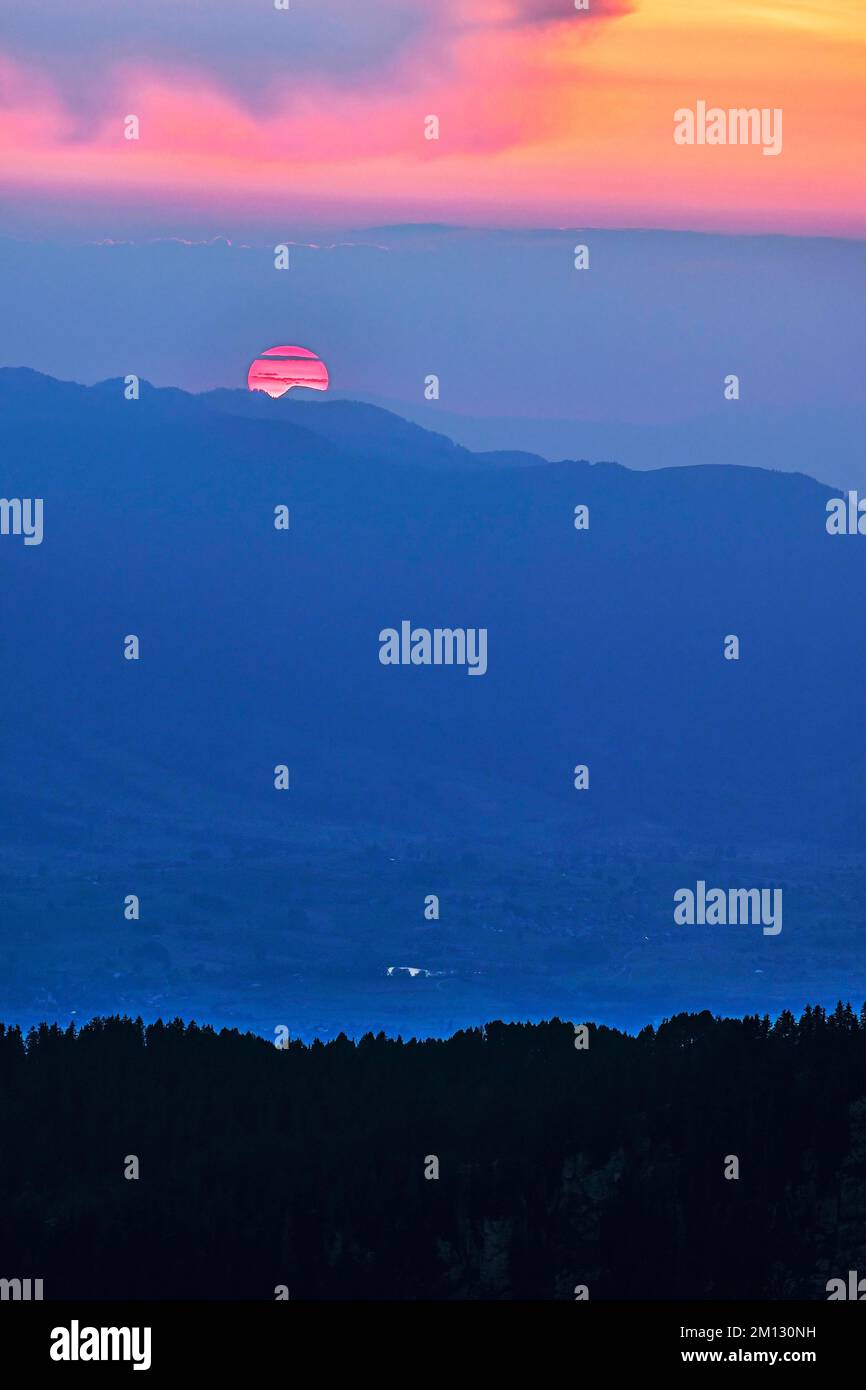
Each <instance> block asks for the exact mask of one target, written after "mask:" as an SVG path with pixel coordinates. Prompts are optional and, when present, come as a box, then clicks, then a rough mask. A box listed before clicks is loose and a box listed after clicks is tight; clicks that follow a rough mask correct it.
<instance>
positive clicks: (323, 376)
mask: <svg viewBox="0 0 866 1390" xmlns="http://www.w3.org/2000/svg"><path fill="white" fill-rule="evenodd" d="M328 379H329V378H328V369H327V367H326V366H325V364H324V362H323V361H322V359H321V357H318V356H317V355H316V353H315V352H310V349H309V348H302V347H272V348H266V349H265V351H264V352H263V353H262V355H261V357H257V358H256V360H255V362H254V363H253V364H252V366H251V367H250V369H249V371H248V372H247V386H248V387H249V388H250V390H251V391H266V392H267V393H268V395H269V396H284V395H285V394H286V392H287V391H291V389H292V387H293V386H306V387H308V388H309V390H311V391H327V389H328Z"/></svg>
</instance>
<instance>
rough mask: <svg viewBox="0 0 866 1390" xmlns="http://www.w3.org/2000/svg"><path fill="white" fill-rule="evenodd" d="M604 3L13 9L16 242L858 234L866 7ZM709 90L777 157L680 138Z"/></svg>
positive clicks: (4, 134)
mask: <svg viewBox="0 0 866 1390" xmlns="http://www.w3.org/2000/svg"><path fill="white" fill-rule="evenodd" d="M589 3H590V8H589V10H587V11H577V10H575V8H574V3H573V0H436V3H435V4H433V3H423V2H422V0H370V2H369V3H366V4H361V3H358V0H291V4H290V8H289V9H288V10H277V9H276V8H275V7H274V5H273V3H271V0H184V3H183V4H178V3H177V0H149V3H148V4H147V5H139V4H119V3H116V0H76V3H75V4H69V3H67V0H41V3H40V4H38V5H34V4H33V3H32V0H0V191H2V193H3V207H4V211H3V213H2V214H0V233H6V234H7V235H14V236H30V237H43V238H45V237H51V236H57V235H65V234H70V233H71V234H73V235H77V236H84V237H91V238H95V239H96V238H110V237H118V236H130V235H133V234H135V235H138V236H144V235H154V236H156V235H181V236H184V235H199V236H203V235H210V236H214V235H226V236H238V235H242V234H244V233H247V234H254V233H256V232H263V233H266V234H269V233H270V232H271V231H273V233H274V235H276V233H277V231H278V230H279V229H280V228H281V227H283V228H285V227H286V226H288V225H290V226H291V227H292V228H294V229H296V230H297V229H299V228H303V227H307V228H310V227H318V228H332V229H334V228H342V229H347V228H352V227H358V226H362V227H369V226H371V225H379V224H390V223H393V222H406V221H409V222H416V221H424V222H428V221H435V220H440V221H445V222H449V223H460V224H463V225H469V226H498V227H557V226H575V225H579V226H584V225H591V226H604V227H611V228H622V227H658V228H672V229H695V230H702V231H728V232H777V233H784V234H789V235H791V234H807V235H828V236H847V237H858V238H859V237H862V236H863V234H864V230H866V182H864V180H863V178H862V130H863V124H864V115H866V111H864V107H866V84H864V82H863V73H864V71H866V6H864V5H863V3H862V0H761V2H760V3H751V2H750V0H589ZM701 100H702V101H706V102H707V103H708V105H710V106H713V105H715V106H721V107H723V108H727V107H729V106H747V107H758V108H765V107H766V108H772V109H776V108H779V109H781V110H782V112H783V130H784V138H783V148H782V151H781V154H780V155H779V156H778V157H775V158H768V157H765V156H764V155H763V153H762V150H761V149H760V148H756V147H755V146H738V147H732V146H727V147H724V148H718V147H710V146H698V145H690V146H682V145H677V144H675V143H674V140H673V127H674V112H675V111H676V110H678V109H680V108H683V107H693V106H694V105H695V104H696V103H697V102H698V101H701ZM130 115H134V116H135V117H137V120H138V126H139V138H138V139H137V140H133V139H127V138H126V137H125V129H127V128H128V127H127V126H125V120H126V117H128V116H130ZM431 115H432V116H436V117H437V119H438V122H439V138H438V139H425V122H426V121H427V118H428V117H429V116H431ZM428 128H429V127H428Z"/></svg>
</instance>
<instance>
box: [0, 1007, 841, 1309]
mask: <svg viewBox="0 0 866 1390" xmlns="http://www.w3.org/2000/svg"><path fill="white" fill-rule="evenodd" d="M586 1040H587V1041H588V1046H586V1047H585V1048H583V1047H580V1046H575V1043H576V1042H577V1043H579V1042H580V1041H582V1039H581V1036H580V1033H579V1031H578V1030H577V1029H576V1028H575V1027H574V1025H572V1024H569V1023H565V1022H562V1021H560V1020H558V1019H553V1020H552V1021H550V1022H545V1023H540V1024H521V1023H507V1024H506V1023H500V1022H495V1023H489V1024H487V1025H486V1026H485V1027H484V1028H478V1029H472V1030H470V1031H465V1032H460V1033H457V1034H455V1035H454V1036H453V1037H451V1038H449V1039H447V1040H426V1041H415V1040H412V1041H409V1042H404V1041H401V1040H399V1039H391V1038H388V1037H386V1036H384V1034H379V1035H378V1036H373V1035H372V1034H369V1035H367V1036H365V1037H363V1038H361V1039H360V1040H359V1041H358V1042H357V1043H354V1042H352V1041H350V1040H349V1039H347V1038H346V1037H345V1036H342V1035H341V1036H340V1037H338V1038H336V1039H335V1040H333V1041H332V1042H329V1043H326V1044H323V1043H321V1042H314V1043H312V1044H311V1045H305V1044H303V1043H301V1042H297V1041H293V1040H290V1041H289V1042H288V1045H287V1046H285V1047H284V1048H278V1047H276V1046H275V1045H274V1044H273V1043H271V1042H268V1041H267V1040H265V1039H263V1038H261V1037H258V1036H256V1035H253V1034H244V1035H242V1034H239V1033H238V1032H236V1031H229V1030H223V1031H222V1032H219V1033H218V1032H216V1031H214V1030H213V1029H212V1028H210V1027H207V1026H206V1027H200V1026H198V1025H196V1024H195V1023H189V1024H184V1023H183V1022H182V1021H181V1020H179V1019H176V1020H174V1021H173V1022H162V1021H160V1022H156V1023H153V1024H150V1025H148V1026H145V1025H144V1024H143V1023H142V1021H141V1020H140V1019H137V1020H135V1021H133V1020H130V1019H128V1018H119V1017H112V1018H98V1019H94V1020H93V1021H92V1022H90V1023H88V1024H87V1025H86V1026H83V1027H81V1028H80V1029H75V1028H74V1027H72V1026H70V1027H69V1028H67V1029H65V1030H64V1029H62V1028H60V1027H58V1026H57V1025H48V1024H44V1025H42V1026H40V1027H39V1028H37V1029H33V1030H31V1032H30V1033H29V1034H28V1035H27V1036H26V1037H24V1036H22V1034H21V1032H20V1031H19V1030H18V1029H17V1028H8V1027H5V1026H0V1104H2V1114H3V1120H4V1124H3V1142H2V1144H0V1194H2V1203H3V1222H2V1227H3V1237H2V1247H0V1248H2V1266H3V1267H2V1268H0V1276H2V1277H3V1278H7V1279H11V1278H28V1277H29V1278H42V1279H43V1280H44V1289H45V1298H46V1299H59V1298H171V1299H180V1298H190V1299H213V1298H226V1299H229V1298H231V1299H264V1300H268V1299H273V1298H274V1297H275V1290H276V1289H278V1287H279V1286H285V1288H286V1289H287V1290H288V1295H289V1297H290V1298H292V1299H298V1298H300V1299H302V1300H306V1299H445V1300H450V1299H455V1300H456V1299H494V1300H507V1299H543V1300H547V1299H569V1300H570V1299H573V1298H574V1297H575V1296H576V1294H575V1290H576V1289H577V1288H579V1287H580V1286H585V1287H586V1289H587V1291H588V1296H589V1298H590V1299H630V1298H635V1299H636V1298H642V1299H647V1298H649V1299H673V1298H677V1299H679V1298H683V1299H705V1298H761V1299H764V1298H770V1299H774V1298H778V1299H786V1298H806V1299H822V1298H826V1297H827V1294H826V1283H827V1280H828V1279H830V1278H833V1277H842V1278H845V1277H846V1276H847V1272H848V1271H849V1270H858V1269H859V1270H861V1271H863V1272H866V1005H864V1009H863V1010H861V1013H860V1015H859V1017H858V1015H857V1014H856V1013H855V1012H854V1010H853V1009H852V1008H851V1006H850V1005H849V1004H846V1005H843V1004H841V1003H840V1004H839V1005H838V1006H837V1008H836V1010H835V1012H833V1013H826V1012H825V1011H824V1010H823V1009H821V1008H819V1007H810V1008H807V1009H806V1011H805V1012H804V1014H803V1015H802V1017H801V1018H800V1019H799V1021H797V1020H795V1018H794V1017H793V1015H792V1014H791V1013H788V1012H785V1013H783V1014H781V1016H780V1017H779V1018H778V1019H777V1020H776V1021H775V1022H771V1021H770V1019H769V1018H768V1017H764V1018H760V1017H757V1016H750V1017H746V1018H743V1019H720V1018H714V1017H713V1016H712V1015H710V1014H709V1013H700V1014H680V1015H678V1016H676V1017H674V1018H672V1019H670V1020H667V1021H665V1022H664V1023H663V1024H661V1025H660V1026H659V1027H658V1028H653V1027H647V1028H645V1029H644V1030H643V1031H642V1032H640V1033H639V1034H638V1035H637V1036H631V1035H628V1034H624V1033H621V1032H618V1031H616V1030H613V1029H609V1028H606V1027H595V1026H594V1025H589V1026H588V1030H587V1033H586ZM133 1155H134V1156H135V1157H136V1158H137V1160H138V1168H139V1176H138V1178H136V1179H130V1178H127V1177H125V1176H124V1174H125V1171H129V1170H130V1168H131V1167H134V1165H131V1164H130V1162H129V1160H130V1158H131V1157H132V1156H133ZM433 1156H435V1157H436V1158H437V1159H438V1167H439V1176H438V1178H428V1177H426V1176H425V1172H430V1171H431V1169H432V1168H434V1167H435V1165H433V1164H431V1162H430V1159H431V1158H432V1157H433ZM731 1156H735V1157H736V1158H737V1159H738V1160H739V1177H738V1178H736V1179H732V1178H726V1176H725V1172H726V1170H727V1171H730V1169H731V1166H732V1165H731V1164H730V1161H729V1160H730V1158H731Z"/></svg>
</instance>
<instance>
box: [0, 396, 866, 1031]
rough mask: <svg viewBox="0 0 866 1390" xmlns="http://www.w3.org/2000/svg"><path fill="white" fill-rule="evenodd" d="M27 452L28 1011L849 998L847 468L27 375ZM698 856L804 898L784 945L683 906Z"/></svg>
mask: <svg viewBox="0 0 866 1390" xmlns="http://www.w3.org/2000/svg"><path fill="white" fill-rule="evenodd" d="M0 448H2V456H3V460H4V469H3V474H4V476H3V493H4V495H5V496H6V497H8V498H15V497H41V498H42V499H44V540H43V543H42V544H41V545H39V546H25V545H24V544H23V541H22V538H21V537H20V536H19V537H16V536H2V537H0V567H2V584H3V595H4V619H3V624H2V644H3V670H4V680H3V684H2V690H0V709H2V716H3V728H4V735H5V738H4V743H5V755H4V758H3V760H2V771H0V785H2V794H3V804H4V807H5V812H6V814H5V818H4V833H3V855H2V878H0V883H2V896H3V910H2V923H3V927H2V936H0V956H2V958H3V960H4V964H5V968H4V971H3V981H4V984H3V989H2V997H0V1015H2V1016H4V1017H6V1018H15V1017H18V1018H22V1019H24V1020H25V1021H27V1020H29V1019H31V1018H35V1017H37V1016H39V1017H41V1016H46V1015H52V1014H54V1015H57V1016H61V1017H66V1016H68V1015H69V1014H70V1013H71V1011H73V1010H77V1012H78V1014H79V1015H85V1014H89V1013H91V1012H95V1011H97V1010H98V1011H102V1012H106V1011H111V1010H123V1009H130V1010H133V1011H139V1010H140V1011H141V1012H142V1013H144V1014H145V1015H151V1016H153V1015H155V1014H157V1013H160V1012H162V1013H166V1012H175V1011H176V1012H183V1013H185V1014H187V1015H189V1014H190V1013H192V1012H195V1013H197V1014H198V1016H199V1017H207V1018H211V1019H214V1020H216V1021H218V1022H221V1021H229V1020H231V1021H238V1022H242V1023H244V1024H245V1025H247V1024H248V1025H252V1026H255V1027H258V1028H260V1029H261V1030H262V1031H266V1032H268V1031H271V1030H272V1028H273V1027H275V1026H277V1025H280V1024H286V1025H287V1026H288V1027H289V1028H290V1029H291V1030H292V1031H293V1032H303V1033H306V1034H309V1033H310V1032H313V1031H318V1032H320V1033H322V1034H327V1033H331V1032H336V1031H339V1029H340V1028H346V1029H347V1030H349V1031H353V1030H356V1029H359V1028H364V1027H373V1028H379V1027H382V1028H385V1029H392V1030H397V1029H402V1030H403V1031H404V1032H407V1031H421V1032H424V1031H447V1030H448V1029H450V1028H452V1027H455V1026H458V1025H460V1024H464V1023H470V1022H478V1021H479V1020H482V1019H485V1018H488V1017H495V1016H517V1017H528V1016H532V1017H539V1016H549V1015H550V1014H552V1013H554V1012H559V1013H560V1014H562V1015H564V1016H574V1017H577V1016H581V1017H582V1016H589V1015H590V1013H593V1011H594V1016H596V1017H604V1018H606V1019H609V1020H611V1021H614V1022H616V1021H620V1022H626V1023H630V1022H632V1021H635V1020H640V1021H645V1019H646V1017H648V1016H659V1015H661V1014H662V1013H663V1012H670V1011H672V1010H673V1009H677V1008H687V1007H693V1006H698V1005H701V1006H703V1005H709V1006H710V1007H726V1008H731V1009H735V1010H740V1009H744V1008H767V1009H770V1010H771V1011H772V1010H773V1009H774V1008H775V1007H777V1006H778V1007H780V1006H782V1005H790V1006H792V1007H796V1006H797V1005H798V1003H799V1002H800V1001H805V999H807V998H811V999H815V998H816V997H821V996H822V994H825V995H826V996H827V997H828V998H832V999H835V997H836V996H837V995H838V994H845V993H846V992H850V990H851V988H853V985H854V983H855V982H856V980H857V979H858V978H859V974H860V972H861V971H862V967H863V965H864V963H866V949H864V945H863V941H862V927H861V924H860V909H859V905H858V904H859V901H860V899H861V898H862V893H863V888H864V875H863V868H862V864H863V858H862V848H861V847H862V844H863V842H864V831H866V815H864V812H866V782H864V772H866V767H864V763H866V758H864V751H863V738H862V732H863V722H864V720H863V714H862V708H863V690H864V678H866V620H864V612H863V603H862V594H863V592H864V578H866V573H864V570H866V558H864V554H866V552H864V547H866V540H863V538H862V537H856V536H839V537H835V536H834V537H831V536H829V535H828V534H827V532H826V529H825V520H826V503H827V500H828V498H829V497H831V496H832V495H833V492H832V490H831V489H829V488H828V487H826V486H825V485H822V484H819V483H817V482H815V481H814V480H812V479H810V478H808V477H805V476H803V475H801V474H791V473H781V472H772V471H764V470H761V469H754V468H740V467H735V466H730V467H704V468H700V467H698V468H682V467H679V468H674V469H660V470H656V471H650V472H630V471H628V470H627V469H625V468H622V467H619V466H617V465H616V464H595V465H590V464H588V463H584V462H576V461H575V462H568V461H566V462H559V463H546V462H544V461H543V460H541V459H538V458H531V457H529V458H528V459H527V460H526V462H525V466H521V461H520V460H519V459H516V458H514V457H513V456H508V455H506V456H505V458H504V459H503V458H499V457H498V456H496V455H493V456H484V455H474V454H472V453H471V452H470V451H469V450H466V449H464V448H460V447H458V446H455V445H453V444H451V442H450V441H449V440H447V439H445V438H444V437H442V436H439V435H436V434H433V433H431V432H429V431H426V430H424V429H421V428H420V427H418V426H417V425H414V424H411V423H408V422H406V421H405V420H402V419H399V418H396V417H394V416H392V415H390V414H389V413H388V412H386V411H384V410H381V409H376V408H374V407H371V406H369V405H365V404H353V403H351V402H345V401H338V402H328V401H310V400H293V399H291V398H289V399H285V400H283V401H276V402H274V401H270V400H266V399H262V400H253V399H250V398H249V397H247V396H246V395H243V394H242V393H241V394H238V393H209V394H208V395H205V396H200V397H196V396H190V395H187V394H186V393H184V392H181V391H175V390H154V389H153V388H150V387H148V386H147V385H146V384H143V385H142V393H141V398H140V399H139V400H137V401H126V400H125V399H124V394H123V384H122V382H119V381H113V382H105V383H102V384H101V385H99V386H96V387H91V388H84V387H79V386H75V385H72V384H70V383H62V382H57V381H54V380H51V379H49V378H46V377H42V376H40V375H38V374H36V373H32V372H28V371H24V370H6V371H2V372H0ZM503 464H507V465H508V466H500V465H503ZM279 505H285V506H287V507H288V508H289V511H290V528H289V529H288V530H287V531H278V530H276V529H275V528H274V523H273V519H274V508H275V507H277V506H279ZM578 505H584V506H587V507H588V508H589V516H590V525H589V529H588V530H582V531H579V530H576V529H575V527H574V510H575V507H576V506H578ZM404 620H406V621H409V622H411V623H412V625H413V626H414V627H423V628H428V629H433V628H436V627H449V628H485V629H486V630H487V633H488V669H487V672H486V674H485V675H484V676H483V677H479V678H472V677H471V676H469V675H468V672H467V670H466V668H465V667H459V666H452V667H436V666H411V665H408V666H384V665H382V664H381V662H380V660H379V647H380V642H379V633H380V631H381V630H382V629H385V628H397V629H399V627H400V625H401V622H403V621H404ZM129 634H135V635H137V636H138V637H139V639H140V643H141V657H140V660H139V661H137V662H135V661H127V660H125V659H124V657H123V642H124V638H125V637H126V636H127V635H129ZM728 634H736V635H737V636H738V637H739V639H740V644H741V656H740V660H739V661H727V660H725V659H724V657H723V642H724V639H725V637H726V636H727V635H728ZM277 764H286V765H287V766H288V767H289V769H290V778H291V786H290V790H289V791H287V792H277V791H276V790H275V789H274V768H275V766H276V765H277ZM576 764H587V765H588V766H589V769H590V787H589V790H587V791H581V792H578V791H576V790H575V789H574V786H573V769H574V767H575V765H576ZM698 879H706V880H708V881H709V880H714V881H715V882H718V883H720V884H721V885H722V886H724V887H727V886H728V885H732V886H743V887H751V886H759V887H760V886H768V887H769V886H783V887H784V889H785V925H784V930H783V932H782V934H781V935H780V936H779V937H777V938H774V939H771V938H768V937H764V936H763V935H762V934H761V932H760V929H759V928H755V927H735V928H727V929H711V928H706V927H704V928H697V927H696V928H683V927H681V926H676V925H674V923H673V918H672V895H673V893H674V892H675V890H676V889H677V888H679V887H680V886H682V885H688V884H692V885H693V884H694V883H695V882H696V881H697V880H698ZM128 894H137V895H139V896H140V898H141V920H140V921H138V922H135V921H133V922H127V921H125V920H124V916H123V904H124V899H125V897H126V895H128ZM428 894H437V895H438V896H439V898H440V903H441V917H440V920H439V921H427V920H425V918H424V911H423V909H424V899H425V896H426V895H428ZM391 966H393V967H394V968H395V969H394V973H392V974H390V975H389V974H388V973H387V972H388V968H389V967H391ZM408 966H411V967H413V969H414V968H417V969H418V970H419V971H420V972H421V973H419V974H417V975H410V974H408V972H406V971H402V970H401V969H400V967H408ZM426 972H429V973H426Z"/></svg>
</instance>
